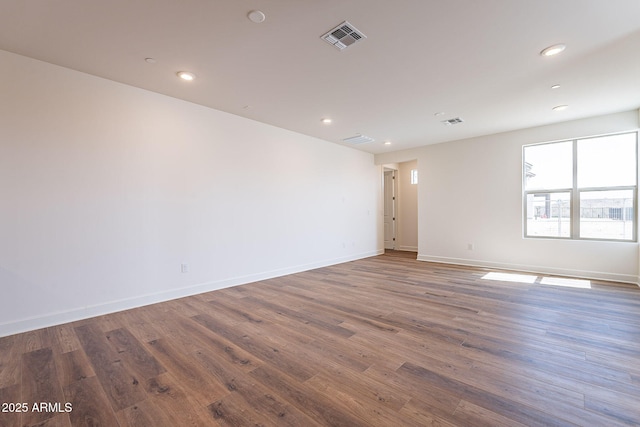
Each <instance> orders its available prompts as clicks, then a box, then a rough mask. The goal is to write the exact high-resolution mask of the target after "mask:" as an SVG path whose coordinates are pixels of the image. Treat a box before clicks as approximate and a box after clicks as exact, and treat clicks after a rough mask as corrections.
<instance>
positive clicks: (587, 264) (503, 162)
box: [376, 111, 639, 282]
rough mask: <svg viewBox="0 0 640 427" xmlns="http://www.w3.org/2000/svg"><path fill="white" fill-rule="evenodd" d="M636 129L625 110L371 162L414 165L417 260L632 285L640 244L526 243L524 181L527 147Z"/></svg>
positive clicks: (631, 113)
mask: <svg viewBox="0 0 640 427" xmlns="http://www.w3.org/2000/svg"><path fill="white" fill-rule="evenodd" d="M638 124H639V120H638V112H637V111H629V112H625V113H619V114H612V115H607V116H601V117H595V118H590V119H584V120H576V121H572V122H565V123H559V124H554V125H549V126H542V127H538V128H531V129H524V130H519V131H514V132H508V133H502V134H498V135H490V136H485V137H479V138H472V139H467V140H461V141H455V142H448V143H443V144H435V145H428V146H425V147H421V148H418V149H414V150H407V151H404V152H396V153H389V154H385V155H378V156H376V163H378V164H383V163H390V162H402V161H405V160H409V159H413V158H417V159H418V171H419V176H420V182H419V185H418V199H419V202H418V203H419V207H418V209H419V218H418V222H419V226H418V228H419V241H418V248H419V250H418V259H421V260H425V261H437V262H447V263H459V264H469V265H479V266H489V267H499V268H507V269H516V270H529V271H536V272H543V273H557V274H565V275H575V276H581V277H591V278H601V279H609V280H620V281H627V282H637V280H638V271H639V264H638V261H639V254H638V244H637V243H620V242H596V241H564V240H551V239H524V238H523V237H522V184H521V182H522V146H523V145H525V144H531V143H537V142H545V141H553V140H559V139H565V138H573V137H578V136H589V135H598V134H604V133H610V132H619V131H625V130H633V129H637V128H638ZM425 142H427V141H425ZM469 244H473V247H474V249H473V250H469V249H468V245H469Z"/></svg>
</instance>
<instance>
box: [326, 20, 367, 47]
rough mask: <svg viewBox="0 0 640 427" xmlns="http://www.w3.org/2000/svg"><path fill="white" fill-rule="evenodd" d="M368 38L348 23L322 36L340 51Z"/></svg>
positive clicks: (345, 22)
mask: <svg viewBox="0 0 640 427" xmlns="http://www.w3.org/2000/svg"><path fill="white" fill-rule="evenodd" d="M366 38H367V36H365V35H364V34H362V32H361V31H360V30H357V29H356V27H354V26H353V25H351V24H350V23H349V22H347V21H344V22H343V23H342V24H340V25H338V26H337V27H335V28H334V29H332V30H330V31H329V32H327V33H326V34H324V35H323V36H322V39H323V40H324V41H326V42H327V43H329V44H330V45H333V46H334V47H336V48H337V49H338V50H343V49H346V48H347V47H349V46H351V45H352V44H354V43H355V42H358V41H360V40H362V39H366Z"/></svg>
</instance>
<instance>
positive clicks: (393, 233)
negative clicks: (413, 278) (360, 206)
mask: <svg viewBox="0 0 640 427" xmlns="http://www.w3.org/2000/svg"><path fill="white" fill-rule="evenodd" d="M383 173H384V192H383V199H384V200H383V205H384V249H385V250H396V251H404V252H415V253H417V252H418V162H417V160H410V161H406V162H401V163H392V164H386V165H384V166H383Z"/></svg>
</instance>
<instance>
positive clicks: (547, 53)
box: [540, 43, 567, 56]
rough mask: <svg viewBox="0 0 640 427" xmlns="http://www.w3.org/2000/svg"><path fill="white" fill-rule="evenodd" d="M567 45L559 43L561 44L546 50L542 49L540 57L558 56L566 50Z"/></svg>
mask: <svg viewBox="0 0 640 427" xmlns="http://www.w3.org/2000/svg"><path fill="white" fill-rule="evenodd" d="M566 47H567V46H566V45H564V44H562V43H559V44H554V45H553V46H549V47H546V48H544V49H542V50H541V51H540V55H542V56H553V55H557V54H559V53H560V52H562V51H563V50H565V49H566Z"/></svg>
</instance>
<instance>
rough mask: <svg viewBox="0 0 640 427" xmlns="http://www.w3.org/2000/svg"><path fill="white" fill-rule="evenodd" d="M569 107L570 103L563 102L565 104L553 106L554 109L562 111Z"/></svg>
mask: <svg viewBox="0 0 640 427" xmlns="http://www.w3.org/2000/svg"><path fill="white" fill-rule="evenodd" d="M567 108H569V106H568V105H566V104H563V105H556V106H555V107H553V108H552V110H553V111H562V110H566V109H567Z"/></svg>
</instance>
